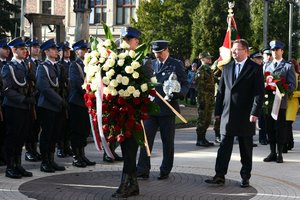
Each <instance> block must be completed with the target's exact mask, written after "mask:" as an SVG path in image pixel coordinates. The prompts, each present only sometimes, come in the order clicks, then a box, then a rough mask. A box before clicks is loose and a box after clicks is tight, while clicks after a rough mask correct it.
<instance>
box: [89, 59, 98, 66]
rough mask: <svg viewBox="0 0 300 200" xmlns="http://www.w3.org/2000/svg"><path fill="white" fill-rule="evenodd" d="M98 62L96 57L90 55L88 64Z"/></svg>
mask: <svg viewBox="0 0 300 200" xmlns="http://www.w3.org/2000/svg"><path fill="white" fill-rule="evenodd" d="M97 62H98V59H97V57H92V59H91V61H90V62H89V65H93V64H96V63H97Z"/></svg>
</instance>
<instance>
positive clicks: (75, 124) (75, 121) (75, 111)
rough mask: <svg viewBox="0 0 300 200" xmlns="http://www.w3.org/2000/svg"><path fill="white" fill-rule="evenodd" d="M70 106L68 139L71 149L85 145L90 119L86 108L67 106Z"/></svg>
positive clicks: (73, 105) (89, 131)
mask: <svg viewBox="0 0 300 200" xmlns="http://www.w3.org/2000/svg"><path fill="white" fill-rule="evenodd" d="M69 106H70V139H71V146H72V149H76V148H82V147H85V146H86V145H87V141H86V139H87V137H88V136H89V134H90V133H91V126H90V119H89V114H88V109H87V108H86V107H82V106H78V105H75V104H71V103H70V104H69Z"/></svg>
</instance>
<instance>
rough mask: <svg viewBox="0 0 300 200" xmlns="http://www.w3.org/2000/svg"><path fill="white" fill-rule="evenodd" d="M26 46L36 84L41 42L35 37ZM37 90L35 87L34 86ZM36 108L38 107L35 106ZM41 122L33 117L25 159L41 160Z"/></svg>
mask: <svg viewBox="0 0 300 200" xmlns="http://www.w3.org/2000/svg"><path fill="white" fill-rule="evenodd" d="M25 44H26V47H27V51H28V53H29V56H28V58H27V59H26V63H27V65H28V69H29V70H30V71H31V73H32V74H33V75H34V77H33V79H34V80H32V81H33V85H32V87H34V86H35V82H36V80H35V74H36V71H37V67H38V65H39V64H40V63H41V60H40V59H39V56H40V51H41V50H40V42H39V40H38V39H36V38H33V39H29V40H27V41H26V43H25ZM32 89H33V90H35V88H32ZM33 92H35V91H33ZM37 99H38V94H36V100H37ZM35 110H36V108H35ZM34 112H36V111H34ZM40 130H41V128H40V124H39V122H38V120H37V119H34V117H33V118H31V121H30V127H29V134H28V138H27V139H26V142H25V148H26V152H25V160H27V161H30V162H36V161H40V160H41V154H40V153H39V152H38V151H37V143H38V138H39V133H40Z"/></svg>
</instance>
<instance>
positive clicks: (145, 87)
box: [141, 83, 148, 92]
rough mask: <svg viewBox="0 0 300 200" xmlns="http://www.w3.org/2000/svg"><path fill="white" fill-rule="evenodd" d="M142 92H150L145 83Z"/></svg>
mask: <svg viewBox="0 0 300 200" xmlns="http://www.w3.org/2000/svg"><path fill="white" fill-rule="evenodd" d="M141 90H142V92H146V91H147V90H148V85H147V83H144V84H142V85H141Z"/></svg>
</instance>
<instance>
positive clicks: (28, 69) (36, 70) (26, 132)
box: [0, 38, 96, 178]
mask: <svg viewBox="0 0 300 200" xmlns="http://www.w3.org/2000/svg"><path fill="white" fill-rule="evenodd" d="M72 48H73V50H74V52H75V54H76V59H75V61H74V62H72V63H71V62H70V47H69V44H68V43H67V42H64V43H61V44H59V45H57V44H56V43H55V41H54V39H50V40H47V41H45V42H44V43H43V44H41V45H40V44H39V41H38V40H36V39H30V40H28V41H26V42H24V41H23V40H22V39H21V38H16V39H14V40H12V41H10V42H9V43H7V42H6V40H5V39H3V40H1V41H0V59H1V62H0V67H1V79H2V80H1V81H2V87H1V89H2V91H1V100H2V101H3V102H2V110H1V113H0V114H3V115H2V121H1V127H0V129H1V133H0V134H1V144H0V145H1V146H0V148H1V150H2V153H1V161H2V162H6V165H7V168H6V176H7V177H10V178H21V177H30V176H32V173H31V172H29V171H27V170H25V169H24V167H23V166H22V164H21V154H22V148H23V146H24V144H25V146H26V150H27V152H26V155H25V159H26V160H41V161H42V162H41V166H40V170H41V171H43V172H55V171H63V170H65V167H64V166H60V165H59V164H57V163H56V162H55V161H54V153H55V147H56V143H57V141H61V142H62V143H63V142H64V140H65V139H66V138H69V139H70V141H71V147H72V150H73V153H74V156H73V165H74V166H76V167H86V166H87V165H95V164H96V163H95V162H91V161H90V160H88V159H87V158H86V157H85V152H84V148H85V146H86V144H87V143H86V139H87V137H88V135H89V134H90V124H89V116H88V111H87V108H86V106H85V104H84V99H83V94H84V90H83V89H82V87H81V86H82V84H83V82H84V70H83V68H84V64H83V59H84V54H85V53H86V52H87V51H88V47H87V43H86V42H85V41H83V40H80V41H78V42H76V43H75V44H73V45H72ZM10 50H11V51H12V54H13V57H12V59H11V61H7V59H8V57H9V53H10ZM40 50H41V51H42V52H43V53H45V56H46V58H45V60H44V61H43V62H42V61H41V60H39V54H40ZM59 51H60V53H61V55H60V56H61V59H60V60H59V61H57V59H58V57H59ZM67 122H69V126H68V123H67ZM67 126H68V127H69V128H70V131H69V132H70V133H69V134H70V135H69V136H68V137H66V136H65V133H66V132H68V130H67V129H68V127H67ZM39 135H40V136H39ZM38 140H39V149H40V154H39V153H38V152H37V151H36V149H37V147H36V146H37V143H38ZM60 145H61V143H59V146H60ZM60 153H62V152H60ZM70 154H71V153H70Z"/></svg>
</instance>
